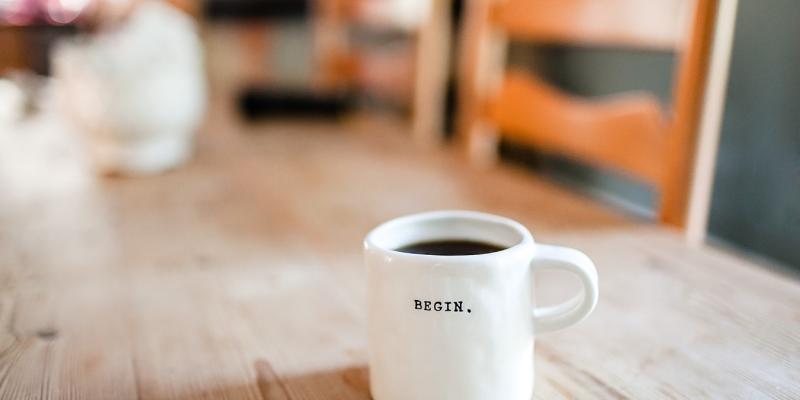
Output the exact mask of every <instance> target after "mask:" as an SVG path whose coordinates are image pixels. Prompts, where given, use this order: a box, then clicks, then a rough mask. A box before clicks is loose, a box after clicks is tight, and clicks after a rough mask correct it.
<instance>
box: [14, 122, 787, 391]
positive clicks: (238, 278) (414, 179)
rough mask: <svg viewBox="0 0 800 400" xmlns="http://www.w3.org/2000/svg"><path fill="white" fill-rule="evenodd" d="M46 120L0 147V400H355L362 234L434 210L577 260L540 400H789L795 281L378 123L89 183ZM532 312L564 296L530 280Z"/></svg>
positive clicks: (362, 324) (79, 157)
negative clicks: (580, 284) (586, 265)
mask: <svg viewBox="0 0 800 400" xmlns="http://www.w3.org/2000/svg"><path fill="white" fill-rule="evenodd" d="M60 126H61V125H60V124H58V123H56V122H52V121H51V122H47V121H28V122H25V123H23V124H22V125H20V126H19V127H18V128H17V129H16V130H13V131H7V130H4V131H1V132H2V134H0V399H17V398H81V399H90V398H96V399H133V398H140V399H180V400H183V399H195V398H198V399H200V398H207V399H220V398H227V399H295V400H298V399H367V398H369V394H368V387H369V383H368V378H367V365H366V360H367V343H366V321H365V316H366V313H365V307H366V304H365V279H364V270H363V266H362V264H361V239H362V237H363V236H364V235H365V234H366V232H367V231H368V230H369V229H370V228H371V227H373V226H374V225H376V224H378V223H379V222H381V221H384V220H386V219H388V218H392V217H396V216H399V215H402V214H406V213H412V212H418V211H423V210H432V209H442V208H464V209H474V210H481V211H487V212H491V213H497V214H502V215H506V216H509V217H511V218H515V219H517V220H520V221H521V222H522V223H524V224H525V225H527V226H528V227H529V228H531V229H532V231H533V232H534V235H535V236H536V238H537V239H538V240H540V241H542V242H553V243H559V244H564V245H569V246H574V247H577V248H580V249H583V250H584V251H586V252H587V253H588V254H589V255H590V256H591V257H592V258H593V259H594V260H595V261H596V263H597V266H598V270H599V272H600V282H601V298H600V302H599V306H598V308H597V310H596V312H595V313H594V314H593V315H592V316H591V317H590V318H589V319H587V320H586V321H585V322H583V323H581V324H579V325H578V326H576V327H575V328H573V329H569V330H567V331H564V332H559V333H555V334H551V335H546V336H542V337H541V338H539V339H537V349H536V358H537V365H536V370H537V371H536V372H537V376H536V398H538V399H556V398H612V399H623V398H634V399H657V398H748V399H754V398H766V397H771V398H785V399H789V398H800V285H798V283H797V281H796V280H792V279H790V278H787V277H785V276H781V275H779V274H776V273H775V272H773V271H770V270H768V269H766V268H763V267H761V266H758V265H755V264H753V263H750V262H747V261H744V260H742V259H741V258H739V257H736V256H734V255H731V254H726V253H723V252H721V251H718V250H715V249H711V248H689V247H687V246H686V245H685V244H684V242H683V240H682V239H681V237H680V236H679V235H678V234H677V233H675V232H672V231H669V230H666V229H662V228H658V227H654V226H652V225H649V224H646V223H643V222H641V221H636V220H633V219H631V218H628V217H625V216H622V215H617V214H614V213H612V212H610V211H608V209H607V208H605V207H602V206H600V205H597V204H595V203H594V202H592V201H591V200H589V199H586V198H583V197H580V196H578V195H576V194H574V193H571V192H569V191H568V190H565V189H562V188H560V187H557V186H554V185H552V184H550V183H549V182H547V181H543V180H541V179H539V178H537V177H535V176H531V175H530V174H529V173H527V172H525V171H521V170H517V169H513V168H510V167H505V166H501V167H498V168H496V169H492V170H489V171H476V170H469V169H465V168H464V167H463V165H464V164H463V161H462V160H459V159H457V158H456V156H455V155H454V154H452V153H449V152H446V151H440V150H429V151H428V150H426V151H423V150H413V149H414V146H412V145H411V143H410V139H408V135H407V134H405V127H404V126H403V125H400V124H396V123H394V122H393V121H392V120H389V121H387V120H373V119H370V118H354V119H350V120H347V121H344V122H342V123H341V124H335V123H330V122H329V123H315V122H304V123H290V122H275V123H270V124H260V125H250V126H243V125H239V124H237V123H235V121H232V120H230V121H226V120H225V119H224V118H221V119H217V120H212V121H211V122H210V123H209V124H208V126H207V127H206V128H205V131H204V132H203V134H202V135H201V136H200V141H199V144H198V155H197V157H196V158H195V159H194V160H193V161H192V162H191V163H190V164H189V165H187V166H185V167H183V168H180V169H178V170H175V171H172V172H169V173H167V174H164V175H162V176H157V177H148V178H96V177H95V176H94V174H93V173H92V171H91V169H90V168H89V166H88V164H87V163H86V161H85V158H84V157H83V154H82V150H81V147H80V146H78V144H77V143H76V142H75V141H74V138H73V136H71V135H66V134H64V133H63V132H61V131H60V130H59V129H60ZM537 285H538V289H537V290H538V291H539V293H540V294H541V298H540V299H539V300H541V301H543V302H544V303H547V302H551V301H555V300H558V299H560V298H561V294H562V293H564V291H565V290H571V289H572V288H573V286H572V285H576V283H575V282H572V281H570V280H568V279H567V278H566V277H564V276H561V275H548V274H543V275H541V276H540V277H539V279H537Z"/></svg>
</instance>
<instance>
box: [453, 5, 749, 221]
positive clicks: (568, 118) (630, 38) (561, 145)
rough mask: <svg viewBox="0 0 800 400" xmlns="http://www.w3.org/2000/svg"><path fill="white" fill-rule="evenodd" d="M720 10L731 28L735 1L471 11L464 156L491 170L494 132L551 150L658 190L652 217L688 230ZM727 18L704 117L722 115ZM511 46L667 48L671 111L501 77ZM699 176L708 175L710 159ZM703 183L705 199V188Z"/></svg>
mask: <svg viewBox="0 0 800 400" xmlns="http://www.w3.org/2000/svg"><path fill="white" fill-rule="evenodd" d="M720 2H722V3H727V4H728V5H730V4H731V3H732V4H733V7H727V8H726V9H725V10H726V12H725V14H724V17H725V18H727V19H728V20H730V19H732V18H733V13H735V1H728V0H719V1H718V0H657V1H647V2H641V1H637V0H615V1H612V2H596V1H591V0H568V1H557V2H556V1H548V0H507V1H502V0H498V1H490V0H476V1H470V2H467V3H468V6H467V7H468V8H467V11H466V21H465V24H464V32H463V42H462V56H463V57H462V59H461V60H460V77H459V79H460V82H459V90H460V93H461V96H462V98H461V104H460V110H461V117H460V121H459V130H460V134H461V137H462V138H463V139H464V140H465V142H466V146H467V148H468V151H469V153H470V156H471V157H472V159H473V160H475V161H477V162H484V163H485V162H490V161H492V160H493V159H494V158H495V157H496V155H495V153H496V144H497V139H498V133H499V134H502V135H507V136H508V137H509V138H510V139H511V140H515V141H519V142H522V143H526V144H530V145H533V146H535V147H537V148H539V149H541V150H544V151H547V152H552V153H557V154H562V155H566V156H569V157H573V158H577V159H580V160H584V161H587V162H589V163H591V164H594V165H598V166H603V167H609V168H612V169H615V170H617V171H620V172H623V173H626V174H627V175H629V176H631V177H633V178H635V179H638V180H641V181H643V182H646V183H648V184H650V185H652V186H653V187H654V188H656V191H657V192H658V193H659V195H660V201H659V206H658V218H659V220H660V221H661V222H663V223H666V224H669V225H674V226H678V227H684V226H685V225H686V224H687V209H688V208H689V204H690V200H689V198H690V195H691V192H692V191H691V190H690V186H691V179H692V175H693V169H694V166H695V164H694V159H695V151H696V146H695V144H696V142H697V136H698V135H697V134H698V127H699V126H700V120H701V118H702V116H703V115H704V114H703V113H702V112H701V110H702V109H703V101H704V96H705V95H706V93H707V92H706V90H705V89H706V78H707V71H708V65H709V54H710V50H711V43H712V38H713V36H714V35H713V32H714V27H715V21H716V19H715V16H716V15H717V13H716V11H717V6H718V4H719V3H720ZM731 9H732V10H733V11H730V10H731ZM728 20H725V21H723V23H722V26H723V27H724V28H725V30H724V31H722V32H721V34H719V33H720V32H718V35H717V39H718V42H717V44H716V46H717V47H718V48H721V49H723V51H722V53H721V54H720V57H722V58H721V60H722V61H724V62H721V63H720V62H718V63H717V64H718V65H717V66H716V68H715V69H714V71H713V72H715V73H717V74H719V75H721V76H722V77H723V80H722V82H721V85H720V84H719V81H717V83H718V84H717V86H716V87H717V88H718V89H717V90H714V91H711V92H710V93H711V94H712V95H714V96H715V97H714V98H712V99H708V98H706V102H707V104H709V107H711V109H710V110H709V112H712V113H716V114H714V115H709V117H710V118H712V119H713V118H717V119H718V117H719V115H721V106H720V105H721V104H722V101H723V99H724V77H725V76H726V70H727V58H726V56H725V50H724V49H728V50H727V51H728V53H729V49H730V43H731V40H732V34H731V32H732V29H733V24H732V21H730V23H727V22H728ZM508 40H520V41H530V42H536V43H548V44H550V43H557V44H565V45H578V46H607V47H621V48H633V49H647V50H657V51H675V52H676V54H677V64H676V66H675V73H674V78H673V82H674V90H673V93H672V99H673V100H672V104H671V105H670V106H669V107H666V108H663V107H661V106H660V105H659V103H658V101H657V99H656V98H655V97H654V96H653V95H650V94H644V93H625V94H619V95H615V96H609V97H606V98H602V99H597V100H590V99H583V98H577V97H575V96H572V95H569V94H565V93H563V92H561V91H560V90H558V89H556V88H555V87H553V86H552V85H550V84H548V83H547V82H545V81H543V80H542V79H541V78H539V77H537V76H536V75H534V74H531V73H527V72H523V71H519V70H511V71H508V72H505V71H504V66H503V57H504V50H505V46H506V43H507V41H508ZM720 86H721V90H719V87H720ZM714 105H716V107H715V106H714ZM706 114H708V113H706ZM706 125H707V126H706V129H705V130H704V132H703V133H706V134H710V135H714V134H715V132H713V131H714V124H713V123H711V124H706ZM716 128H717V130H718V128H719V127H718V124H717V125H716ZM703 167H704V168H706V169H711V170H713V161H712V162H711V163H708V162H706V163H704V164H703ZM706 174H707V175H708V173H706ZM698 184H700V183H699V182H698ZM704 184H706V186H707V187H708V190H710V180H706V181H705V182H704ZM698 190H699V191H702V190H704V189H703V188H700V189H698ZM698 190H696V191H698ZM698 207H699V208H698ZM702 208H703V205H702V204H699V203H698V204H697V206H696V207H695V209H696V210H697V213H699V214H702ZM697 213H696V214H697ZM699 214H698V216H697V217H694V218H692V223H694V224H698V223H701V222H700V221H699V220H698V219H703V218H704V217H705V216H704V215H699ZM702 224H703V227H704V226H705V225H704V220H703V221H702ZM695 231H697V229H695Z"/></svg>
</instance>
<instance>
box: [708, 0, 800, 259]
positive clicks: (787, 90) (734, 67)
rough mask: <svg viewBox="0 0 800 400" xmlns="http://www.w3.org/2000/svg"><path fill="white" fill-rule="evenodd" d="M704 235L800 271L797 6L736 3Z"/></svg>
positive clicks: (789, 0)
mask: <svg viewBox="0 0 800 400" xmlns="http://www.w3.org/2000/svg"><path fill="white" fill-rule="evenodd" d="M739 7H740V9H739V18H738V20H737V26H736V37H735V42H734V49H733V58H732V64H731V75H730V82H729V86H728V96H727V105H726V106H727V109H726V111H725V118H724V122H723V130H722V137H721V144H720V151H719V158H718V162H717V170H716V179H715V185H714V197H713V202H712V210H711V221H710V229H711V233H712V234H713V235H714V236H716V237H718V238H720V239H722V240H724V241H728V242H730V243H733V244H735V245H737V246H740V247H743V248H745V249H749V250H752V251H755V252H757V253H761V254H763V255H766V256H767V257H770V258H774V259H777V260H779V261H782V262H784V263H787V264H789V265H792V266H795V267H797V268H800V46H798V44H797V39H798V38H800V24H798V23H797V21H800V2H797V1H795V0H765V1H758V2H756V1H744V2H739Z"/></svg>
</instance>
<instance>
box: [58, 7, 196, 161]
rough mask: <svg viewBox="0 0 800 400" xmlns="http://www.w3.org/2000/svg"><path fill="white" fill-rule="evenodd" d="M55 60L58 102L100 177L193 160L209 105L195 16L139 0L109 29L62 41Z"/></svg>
mask: <svg viewBox="0 0 800 400" xmlns="http://www.w3.org/2000/svg"><path fill="white" fill-rule="evenodd" d="M53 60H54V70H55V75H56V78H57V85H58V86H57V90H56V93H57V96H58V97H59V103H60V104H61V105H62V108H63V109H64V111H65V113H66V115H67V117H68V118H69V119H70V120H72V121H73V122H74V123H75V124H76V125H77V126H78V128H80V130H82V131H84V132H86V133H87V137H88V140H87V141H88V143H89V146H90V150H91V152H92V155H93V157H94V159H95V161H96V164H97V166H98V167H99V168H100V169H101V170H102V171H103V172H121V173H133V174H145V173H155V172H160V171H163V170H166V169H169V168H172V167H175V166H177V165H179V164H181V163H183V162H184V161H185V160H186V159H187V158H188V157H189V156H190V154H191V149H192V143H193V137H194V132H195V130H196V129H197V127H198V125H199V123H200V120H201V117H202V114H203V111H204V109H205V104H206V83H205V73H204V69H203V55H202V47H201V44H200V39H199V36H198V33H197V27H196V25H195V23H194V21H193V20H192V18H191V17H190V16H188V15H186V14H184V13H183V12H182V11H180V10H178V9H177V8H175V7H173V6H171V5H169V4H167V3H166V2H162V1H157V0H145V1H139V2H138V3H137V5H136V7H135V8H134V9H133V10H132V12H131V14H130V15H129V16H128V17H127V18H126V19H125V20H123V21H122V22H121V23H119V24H118V25H117V26H114V27H112V29H106V30H104V31H102V32H100V33H97V34H94V35H91V36H89V37H83V38H80V39H78V40H72V41H69V42H65V43H62V45H60V46H59V47H58V48H57V49H56V53H55V54H54V57H53Z"/></svg>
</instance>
